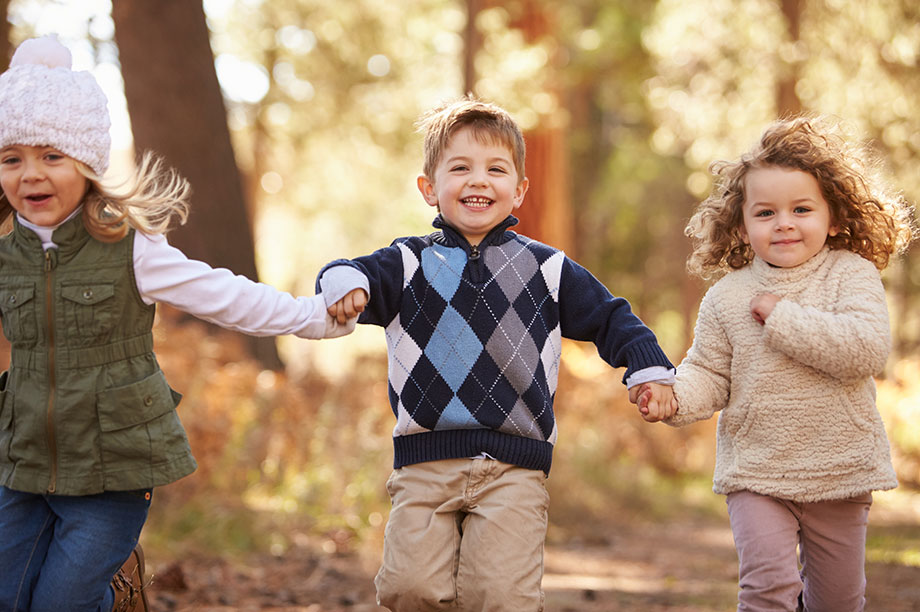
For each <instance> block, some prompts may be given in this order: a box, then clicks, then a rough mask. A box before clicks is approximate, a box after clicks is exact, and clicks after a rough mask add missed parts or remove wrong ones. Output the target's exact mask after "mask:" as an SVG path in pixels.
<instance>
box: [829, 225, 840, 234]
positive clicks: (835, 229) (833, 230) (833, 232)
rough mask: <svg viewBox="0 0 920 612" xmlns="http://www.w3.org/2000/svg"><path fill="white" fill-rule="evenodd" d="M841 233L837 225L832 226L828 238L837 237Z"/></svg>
mask: <svg viewBox="0 0 920 612" xmlns="http://www.w3.org/2000/svg"><path fill="white" fill-rule="evenodd" d="M839 233H840V230H839V229H837V226H836V225H832V226H830V228H829V229H828V230H827V235H828V236H836V235H837V234H839Z"/></svg>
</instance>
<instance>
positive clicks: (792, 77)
mask: <svg viewBox="0 0 920 612" xmlns="http://www.w3.org/2000/svg"><path fill="white" fill-rule="evenodd" d="M804 3H805V0H780V5H781V8H782V11H783V17H785V18H786V27H787V30H788V32H789V40H790V41H792V43H793V44H798V42H799V41H800V40H801V27H802V5H803V4H804ZM799 63H800V61H799V60H798V59H793V60H792V62H790V63H789V65H788V66H787V67H786V72H785V73H784V74H782V75H781V76H780V80H779V83H777V87H776V114H777V116H778V117H786V116H789V115H795V114H798V113H801V112H802V101H801V100H800V99H799V95H798V94H797V93H796V91H795V86H796V85H797V84H798V82H799Z"/></svg>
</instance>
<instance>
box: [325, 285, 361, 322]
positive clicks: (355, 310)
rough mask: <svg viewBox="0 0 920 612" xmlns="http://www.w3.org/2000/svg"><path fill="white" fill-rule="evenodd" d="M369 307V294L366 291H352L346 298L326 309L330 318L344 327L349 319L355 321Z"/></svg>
mask: <svg viewBox="0 0 920 612" xmlns="http://www.w3.org/2000/svg"><path fill="white" fill-rule="evenodd" d="M365 306H367V293H365V292H364V289H352V290H351V291H349V292H348V293H346V294H345V297H343V298H342V299H340V300H339V301H338V302H336V303H335V304H333V305H332V306H330V307H329V308H327V309H326V312H328V313H329V316H330V317H332V318H333V319H335V320H336V321H338V322H339V324H340V325H344V324H345V322H346V321H348V320H349V319H354V318H355V317H357V316H358V315H359V314H361V313H362V312H364V307H365Z"/></svg>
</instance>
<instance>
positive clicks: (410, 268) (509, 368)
mask: <svg viewBox="0 0 920 612" xmlns="http://www.w3.org/2000/svg"><path fill="white" fill-rule="evenodd" d="M421 127H422V129H423V130H424V132H425V144H424V146H425V161H424V168H423V174H422V175H421V176H419V177H418V188H419V191H420V192H421V194H422V197H423V198H424V199H425V202H426V203H428V205H430V206H432V207H435V208H437V209H438V211H439V213H440V214H439V215H438V216H437V217H436V218H435V220H434V226H435V227H436V228H437V229H438V231H436V232H435V233H433V234H430V235H428V236H416V237H409V238H400V239H397V240H395V241H394V242H393V244H392V245H390V246H389V247H387V248H384V249H380V250H378V251H376V252H374V253H373V254H371V255H368V256H364V257H359V258H357V259H354V260H350V261H347V260H338V261H334V262H332V263H330V264H329V265H328V266H326V267H325V268H324V269H323V270H322V271H321V272H320V276H319V279H318V286H319V287H318V289H319V290H323V289H329V288H330V287H332V286H334V285H337V284H338V283H339V282H340V281H341V280H342V279H344V278H349V277H351V278H357V279H358V280H359V281H360V282H362V283H363V287H364V290H363V291H362V290H356V291H353V292H351V293H349V294H348V295H346V297H345V298H343V299H342V300H340V301H338V302H337V303H336V304H334V305H332V306H331V307H330V308H329V312H330V314H331V315H333V316H337V317H342V318H343V319H344V318H345V317H349V316H354V315H355V314H357V313H358V312H361V317H360V319H359V322H360V323H370V324H374V325H379V326H382V327H384V328H385V329H386V338H387V347H388V351H389V376H388V377H389V398H390V403H391V405H392V408H393V413H394V414H395V415H396V427H395V429H394V431H393V444H394V471H393V473H392V475H391V476H390V479H389V480H388V481H387V490H388V492H389V494H390V497H391V501H392V510H391V512H390V518H389V521H388V522H387V527H386V533H385V540H384V552H383V564H382V567H381V568H380V571H379V573H378V574H377V578H376V580H375V583H376V585H377V598H378V602H379V603H380V604H381V605H383V606H386V607H387V608H389V609H391V610H394V611H409V610H412V611H417V610H441V609H447V608H452V609H461V610H508V611H515V612H522V611H535V610H542V608H543V592H542V590H541V586H540V583H541V580H542V576H543V542H544V539H545V535H546V525H547V507H548V504H549V497H548V495H547V492H546V489H545V487H544V481H545V479H546V476H547V475H548V474H549V471H550V465H551V463H552V452H553V445H554V444H555V442H556V437H557V431H556V421H555V417H554V414H553V400H554V397H555V391H556V381H557V377H558V372H559V360H560V353H561V338H563V337H567V338H572V339H576V340H585V341H590V342H594V343H595V345H596V346H597V349H598V352H599V353H600V355H601V357H602V358H603V359H604V360H605V361H607V362H608V363H609V364H610V365H611V366H613V367H625V368H626V372H625V374H624V377H623V380H624V382H626V384H627V386H628V387H635V386H636V385H640V384H642V383H644V382H647V383H652V384H650V387H651V389H652V394H651V395H652V397H651V401H650V402H649V404H650V409H651V410H653V411H657V412H659V413H660V414H663V415H670V414H671V413H672V411H673V408H674V406H673V404H672V393H671V387H670V386H669V385H670V384H672V383H673V366H672V365H671V363H670V362H669V361H668V359H667V357H666V356H665V354H664V353H663V352H662V350H661V349H660V348H659V346H658V343H657V341H656V339H655V335H654V334H653V333H652V331H651V330H649V329H648V327H646V326H645V325H644V324H643V323H642V321H641V320H639V318H638V317H636V316H635V315H634V314H633V313H632V311H631V309H630V306H629V304H628V302H627V301H626V300H624V299H622V298H617V297H614V296H613V295H611V294H610V292H609V291H608V290H607V289H606V288H605V287H604V285H603V284H601V283H600V282H599V281H598V280H597V279H596V278H594V276H592V275H591V273H590V272H588V271H587V270H585V269H584V268H582V267H581V266H579V265H578V264H577V263H575V262H574V261H572V260H571V259H569V258H568V257H566V256H565V254H564V253H563V252H562V251H559V250H557V249H554V248H552V247H550V246H547V245H545V244H541V243H539V242H537V241H535V240H532V239H530V238H527V237H526V236H522V235H520V234H517V233H515V232H513V231H511V230H510V228H511V227H512V226H514V225H515V224H516V223H517V219H515V218H514V217H513V216H512V215H511V213H512V211H514V210H516V209H518V208H520V207H521V205H522V203H523V201H524V195H525V194H526V193H527V186H528V180H527V178H526V177H525V174H524V157H525V148H524V138H523V135H522V134H521V131H520V129H519V127H518V126H517V124H516V123H515V122H514V120H513V119H512V118H511V116H510V115H509V114H508V113H507V112H505V111H504V110H502V109H501V108H499V107H497V106H494V105H492V104H488V103H484V102H481V101H478V100H475V99H471V98H464V99H461V100H458V101H456V102H452V103H450V104H447V105H445V106H442V107H440V108H438V109H435V110H434V111H432V112H431V113H429V114H428V115H426V116H425V117H424V118H423V120H422V122H421Z"/></svg>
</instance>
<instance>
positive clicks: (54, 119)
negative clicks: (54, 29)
mask: <svg viewBox="0 0 920 612" xmlns="http://www.w3.org/2000/svg"><path fill="white" fill-rule="evenodd" d="M110 125H111V121H110V120H109V112H108V101H107V100H106V97H105V94H104V93H103V91H102V88H100V87H99V84H98V83H97V82H96V79H94V78H93V75H91V74H90V73H89V72H85V71H78V72H75V71H73V70H71V54H70V51H69V50H67V48H66V47H64V46H63V45H62V44H61V43H60V42H58V40H57V38H56V37H55V36H43V37H41V38H33V39H30V40H27V41H25V42H23V43H22V44H21V45H19V48H18V49H16V53H14V54H13V58H12V60H11V61H10V68H9V70H7V71H6V72H4V73H3V74H0V148H3V147H7V146H9V145H30V146H51V147H54V148H56V149H58V150H60V151H61V153H64V154H65V155H68V156H70V157H72V158H74V159H76V160H78V161H81V162H83V163H85V164H86V165H87V166H89V167H90V168H92V170H93V172H95V173H96V174H97V175H98V176H102V175H103V174H105V171H106V170H107V169H108V167H109V149H110V148H111V145H112V140H111V137H110V136H109V126H110Z"/></svg>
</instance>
